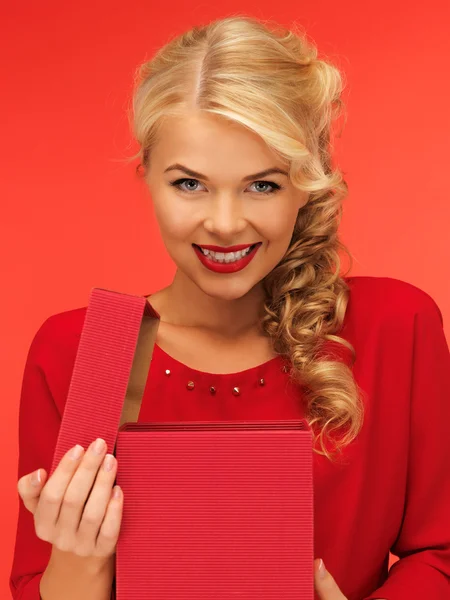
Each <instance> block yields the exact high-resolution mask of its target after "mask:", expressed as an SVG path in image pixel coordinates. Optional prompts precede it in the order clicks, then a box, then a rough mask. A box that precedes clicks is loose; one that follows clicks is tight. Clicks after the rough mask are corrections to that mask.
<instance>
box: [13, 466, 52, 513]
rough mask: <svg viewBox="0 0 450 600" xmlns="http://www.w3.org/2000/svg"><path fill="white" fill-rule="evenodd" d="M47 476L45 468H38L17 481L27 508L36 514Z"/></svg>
mask: <svg viewBox="0 0 450 600" xmlns="http://www.w3.org/2000/svg"><path fill="white" fill-rule="evenodd" d="M46 478H47V471H46V470H45V469H38V470H37V471H33V472H32V473H28V475H24V476H23V477H21V478H20V479H19V481H18V482H17V491H18V492H19V496H20V497H21V498H22V500H23V503H24V505H25V508H27V510H29V511H30V512H31V513H33V514H34V512H35V510H36V507H37V505H38V503H39V497H40V495H41V492H42V488H43V487H44V484H45V480H46Z"/></svg>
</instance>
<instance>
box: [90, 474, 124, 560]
mask: <svg viewBox="0 0 450 600" xmlns="http://www.w3.org/2000/svg"><path fill="white" fill-rule="evenodd" d="M116 494H117V495H116ZM122 514H123V492H122V490H121V488H120V487H119V486H118V485H116V486H115V487H114V489H113V494H112V497H111V500H110V502H109V504H108V507H107V509H106V514H105V518H104V519H103V523H102V525H101V527H100V531H99V533H98V537H97V544H96V554H98V555H100V556H105V555H108V554H111V552H112V551H113V550H114V548H115V547H116V545H117V540H118V538H119V533H120V526H121V523H122Z"/></svg>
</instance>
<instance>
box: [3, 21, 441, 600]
mask: <svg viewBox="0 0 450 600" xmlns="http://www.w3.org/2000/svg"><path fill="white" fill-rule="evenodd" d="M342 87H343V83H342V78H341V75H340V73H339V70H338V69H337V68H336V67H335V66H334V65H332V64H331V63H330V62H328V61H325V60H322V59H320V58H318V53H317V50H316V48H315V47H314V45H313V44H312V43H310V42H309V41H308V40H307V38H306V36H305V35H304V34H303V33H301V32H298V31H295V32H294V31H289V30H285V29H283V28H282V27H280V26H276V25H274V24H269V23H268V22H262V21H257V20H256V19H252V18H248V17H237V16H235V17H230V18H225V19H221V20H218V21H215V22H212V23H210V24H208V25H206V26H203V27H195V28H193V29H192V30H190V31H188V32H186V33H184V34H183V35H180V36H179V37H177V38H175V39H173V40H172V41H171V42H170V43H168V44H167V45H166V46H164V47H163V48H161V50H160V51H159V52H158V53H157V54H156V55H155V56H154V57H153V58H152V59H151V60H149V61H148V62H146V63H145V64H143V65H142V66H141V68H140V70H139V72H138V78H137V83H136V89H135V95H134V98H133V113H132V114H133V127H134V134H135V136H136V139H137V141H138V142H139V145H140V151H139V157H140V168H139V172H140V173H141V174H142V175H143V178H144V181H145V184H146V185H148V189H149V192H150V196H151V199H152V201H153V205H154V210H155V213H156V217H157V219H158V222H159V226H160V230H161V234H162V237H163V240H164V242H165V245H166V247H167V251H168V253H169V255H170V256H171V258H172V259H173V261H174V263H175V264H176V267H177V270H176V275H175V277H174V279H173V282H172V283H171V284H170V285H169V286H168V287H166V288H164V289H161V290H158V291H154V292H153V293H152V294H149V292H150V288H151V284H150V283H149V284H148V287H147V289H146V290H144V291H145V292H146V294H145V296H147V297H148V299H149V303H150V304H151V306H152V307H153V310H154V314H155V315H156V316H158V317H159V318H160V327H159V331H158V337H157V340H156V347H155V351H154V356H153V359H152V364H151V368H150V376H149V380H148V383H147V389H146V391H145V395H144V398H143V403H142V409H141V414H140V415H139V421H166V420H169V421H173V420H197V419H200V420H214V419H218V420H220V419H257V420H260V419H266V418H267V419H277V418H280V419H290V418H293V419H295V418H298V417H304V418H306V419H307V420H308V422H309V424H310V426H311V429H312V431H313V433H314V438H315V448H314V490H315V540H314V541H315V556H316V560H315V568H316V571H315V586H316V596H317V598H320V599H321V600H344V599H345V598H346V599H347V600H361V599H362V598H364V599H365V600H369V599H386V600H407V599H408V600H414V599H418V598H421V599H425V598H426V599H433V600H444V599H445V600H446V599H447V598H449V594H450V587H449V577H450V511H449V507H450V475H449V465H450V425H449V424H450V378H449V373H450V354H449V349H448V345H447V343H446V339H445V336H444V331H443V323H442V314H441V312H440V309H439V308H438V306H437V305H436V303H435V301H434V300H433V299H432V298H431V297H430V296H429V295H428V294H427V293H426V292H424V291H422V290H420V289H419V288H417V287H415V286H413V285H411V284H409V283H407V282H404V281H401V280H397V279H392V278H389V277H370V276H366V277H362V276H361V277H355V276H353V277H352V276H348V274H343V273H341V259H340V255H339V252H340V251H347V250H346V248H345V247H344V246H343V245H342V243H341V242H340V241H339V236H338V226H339V222H340V217H341V211H342V202H343V199H344V197H345V196H346V193H347V185H346V183H345V181H344V179H343V175H342V173H341V172H340V171H339V169H338V168H335V167H333V166H332V162H331V150H332V143H331V127H332V123H333V121H334V120H335V119H336V118H337V117H338V115H339V114H341V112H342V100H341V93H342ZM349 256H350V259H351V255H350V254H349ZM148 260H149V270H150V269H151V265H152V264H154V262H155V260H156V257H155V256H149V257H148ZM85 310H86V307H82V308H76V309H74V310H70V311H66V312H64V313H60V314H56V315H52V316H50V317H49V318H48V319H47V320H46V321H45V322H44V323H43V324H42V326H41V327H40V328H39V330H38V331H37V333H36V335H35V337H34V339H33V341H32V344H31V347H30V350H29V354H28V358H27V362H26V367H25V372H24V379H23V387H22V394H21V407H20V461H19V477H20V479H19V483H18V489H19V493H20V496H21V498H22V499H23V503H21V506H20V514H19V523H18V530H17V540H16V548H15V554H14V563H13V567H12V573H11V579H10V583H11V590H12V595H13V598H14V599H15V600H19V599H21V600H39V599H40V598H42V600H62V599H64V600H104V599H109V598H110V597H111V596H114V593H115V592H114V552H115V547H116V542H117V538H118V534H119V531H120V522H121V515H122V506H123V502H124V501H125V502H126V498H125V499H124V497H123V494H122V492H121V490H120V489H119V488H118V487H117V486H114V481H115V474H116V472H117V462H116V460H115V458H114V457H113V456H112V455H110V454H108V455H107V449H105V447H104V444H103V445H102V443H101V441H100V443H99V444H97V445H96V449H95V448H94V447H90V448H78V452H77V451H76V450H77V449H74V452H73V453H68V454H67V456H65V457H64V458H63V460H62V461H61V463H60V464H59V466H58V468H57V470H56V471H55V473H54V474H53V475H52V477H50V478H48V476H47V475H48V471H49V468H50V465H51V461H52V455H53V451H54V448H55V444H56V439H57V434H58V427H59V424H60V420H61V415H62V413H63V410H64V402H65V398H66V395H67V391H68V385H69V382H70V375H71V371H72V368H73V364H74V359H75V355H76V350H77V344H78V340H79V335H80V331H81V328H82V325H83V320H84V316H85ZM93 446H94V445H93ZM390 551H392V552H393V553H395V554H396V555H397V556H398V557H399V558H400V560H399V561H398V562H396V563H395V564H394V565H393V567H392V568H391V570H390V571H389V572H388V561H389V552H390Z"/></svg>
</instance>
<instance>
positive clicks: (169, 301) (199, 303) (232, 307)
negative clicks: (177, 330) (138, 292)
mask: <svg viewBox="0 0 450 600" xmlns="http://www.w3.org/2000/svg"><path fill="white" fill-rule="evenodd" d="M157 304H158V306H156V305H155V309H156V310H157V311H158V312H159V313H160V315H161V319H162V320H163V321H166V322H168V323H171V324H173V325H179V326H183V327H197V328H200V329H205V330H210V331H212V332H214V333H217V334H221V335H224V336H226V337H234V336H237V335H239V334H242V333H244V332H248V331H249V330H254V329H256V328H257V327H258V323H259V319H260V317H261V315H262V312H263V307H264V292H263V288H262V284H258V285H257V286H255V287H253V288H252V289H251V290H250V291H249V292H248V293H247V294H245V296H242V297H241V298H237V299H233V300H226V299H221V298H214V297H212V296H208V295H207V294H205V293H204V292H203V291H202V290H201V289H200V288H199V287H198V286H197V285H196V284H195V283H194V282H193V281H191V280H190V279H189V278H188V277H186V276H184V275H183V273H181V272H180V271H177V272H176V273H175V277H174V279H173V281H172V283H171V284H170V285H169V286H168V287H166V288H165V289H164V290H162V291H161V294H160V298H159V301H158V302H157ZM158 307H160V308H158Z"/></svg>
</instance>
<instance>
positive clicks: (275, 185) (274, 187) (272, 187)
mask: <svg viewBox="0 0 450 600" xmlns="http://www.w3.org/2000/svg"><path fill="white" fill-rule="evenodd" d="M187 181H189V182H190V183H192V182H194V183H200V182H199V181H198V179H191V178H187V177H183V178H182V179H177V180H175V181H171V182H170V185H172V186H173V187H175V188H177V189H179V190H180V191H182V192H187V193H188V194H189V193H191V192H196V191H197V189H192V188H191V189H186V188H183V187H181V186H182V185H183V184H184V183H185V182H187ZM255 184H263V185H265V186H270V188H269V190H260V191H259V192H257V193H260V194H274V193H275V192H277V191H278V190H281V189H282V187H281V185H278V183H275V182H273V181H263V180H261V181H254V182H253V183H252V185H255Z"/></svg>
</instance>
